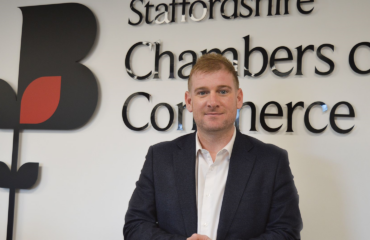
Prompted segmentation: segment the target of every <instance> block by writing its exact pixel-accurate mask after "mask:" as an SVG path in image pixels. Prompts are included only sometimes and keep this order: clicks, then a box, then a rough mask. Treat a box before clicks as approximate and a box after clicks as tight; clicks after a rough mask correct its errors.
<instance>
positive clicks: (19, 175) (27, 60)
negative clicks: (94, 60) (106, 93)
mask: <svg viewBox="0 0 370 240" xmlns="http://www.w3.org/2000/svg"><path fill="white" fill-rule="evenodd" d="M20 9H21V11H22V14H23V27H22V42H21V55H20V64H19V79H18V96H17V95H16V94H15V92H14V90H13V89H12V88H11V87H10V85H9V84H8V83H7V82H5V81H4V80H0V128H5V129H14V140H13V155H12V165H11V168H10V169H9V167H8V166H7V165H6V164H5V163H3V162H0V187H1V188H9V189H10V192H9V212H8V229H7V240H12V239H13V224H14V207H15V206H14V199H15V190H16V189H27V188H31V187H32V186H33V185H34V184H35V182H36V180H37V177H38V168H39V164H38V163H26V164H24V165H22V166H21V167H20V168H19V169H17V165H18V147H19V132H20V130H22V129H53V130H68V129H75V128H78V127H81V126H83V125H84V124H85V123H86V122H87V121H88V120H89V119H90V118H91V116H92V114H93V113H94V111H95V108H96V104H97V100H98V86H97V82H96V79H95V77H94V75H93V73H92V72H91V71H90V70H89V69H88V68H86V67H85V66H83V65H81V64H79V63H78V61H80V60H81V59H83V58H84V57H85V56H86V55H87V54H88V53H89V51H90V49H91V48H92V46H93V44H94V41H95V37H96V29H97V24H96V19H95V17H94V15H93V13H92V12H91V11H90V10H89V9H88V8H87V7H85V6H83V5H81V4H74V3H73V4H72V3H69V4H56V5H44V6H31V7H21V8H20Z"/></svg>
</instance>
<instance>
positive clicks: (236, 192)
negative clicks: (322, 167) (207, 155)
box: [123, 131, 303, 240]
mask: <svg viewBox="0 0 370 240" xmlns="http://www.w3.org/2000/svg"><path fill="white" fill-rule="evenodd" d="M195 158H196V156H195V133H192V134H188V135H185V136H182V137H179V138H177V139H175V140H173V141H170V142H162V143H159V144H156V145H154V146H151V147H150V148H149V151H148V154H147V156H146V161H145V163H144V166H143V169H142V171H141V175H140V178H139V180H138V181H137V183H136V189H135V191H134V193H133V194H132V197H131V200H130V202H129V207H128V210H127V213H126V217H125V226H124V229H123V233H124V237H125V239H126V240H170V239H171V240H185V239H186V238H188V237H190V236H191V235H192V234H193V233H197V204H196V182H195V163H196V159H195ZM302 226H303V225H302V219H301V214H300V211H299V207H298V193H297V189H296V187H295V185H294V181H293V175H292V173H291V170H290V168H289V161H288V156H287V152H286V151H285V150H283V149H280V148H278V147H276V146H274V145H271V144H265V143H263V142H261V141H259V140H257V139H255V138H252V137H249V136H246V135H243V134H241V133H240V132H239V131H237V134H236V138H235V142H234V146H233V151H232V155H231V158H230V165H229V173H228V177H227V181H226V187H225V193H224V197H223V202H222V207H221V213H220V220H219V225H218V229H217V240H238V239H240V240H283V239H284V240H293V239H294V240H297V239H300V231H301V229H302ZM212 240H215V239H212Z"/></svg>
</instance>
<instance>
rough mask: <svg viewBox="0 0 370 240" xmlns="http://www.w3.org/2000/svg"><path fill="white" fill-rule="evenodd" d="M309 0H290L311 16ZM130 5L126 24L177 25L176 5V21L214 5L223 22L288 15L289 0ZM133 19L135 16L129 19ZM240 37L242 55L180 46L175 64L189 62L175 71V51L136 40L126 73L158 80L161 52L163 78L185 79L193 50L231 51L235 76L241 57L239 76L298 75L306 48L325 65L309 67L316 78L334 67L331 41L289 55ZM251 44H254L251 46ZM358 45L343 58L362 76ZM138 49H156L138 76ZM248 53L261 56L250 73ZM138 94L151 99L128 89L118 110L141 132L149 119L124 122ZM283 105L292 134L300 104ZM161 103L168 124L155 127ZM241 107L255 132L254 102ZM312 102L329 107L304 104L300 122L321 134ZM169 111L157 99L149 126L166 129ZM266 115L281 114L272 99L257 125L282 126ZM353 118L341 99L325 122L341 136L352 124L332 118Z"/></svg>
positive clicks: (194, 57)
mask: <svg viewBox="0 0 370 240" xmlns="http://www.w3.org/2000/svg"><path fill="white" fill-rule="evenodd" d="M314 2H315V1H314V0H296V1H295V3H296V5H295V6H296V8H297V10H298V12H299V13H300V14H304V15H308V14H311V13H312V12H313V11H314V6H313V4H314ZM252 5H253V6H252ZM227 7H228V8H229V9H233V13H232V14H231V15H227V14H226V13H225V12H226V10H225V9H226V8H227ZM130 8H131V10H132V15H134V17H133V16H132V15H130V17H129V20H128V24H129V25H132V26H137V25H140V24H142V23H144V22H145V23H146V24H153V23H155V24H163V23H168V24H175V23H178V22H179V21H180V19H178V17H177V16H176V10H177V9H178V8H181V11H182V15H181V22H186V21H187V19H188V18H190V19H191V20H192V21H197V22H198V21H202V20H206V16H207V14H208V19H214V11H215V9H219V11H220V15H221V16H222V18H224V19H227V20H232V19H235V18H238V17H241V18H249V17H261V16H262V15H266V16H269V17H277V16H279V15H281V14H284V15H289V14H290V5H289V0H284V1H282V0H268V5H267V9H262V5H261V0H256V1H254V3H253V1H251V0H240V1H239V0H209V1H208V2H206V1H202V0H197V1H187V0H182V1H176V0H172V1H168V3H160V4H157V5H154V4H151V2H150V1H144V0H132V1H131V3H130ZM196 8H202V9H203V11H200V12H202V15H201V16H198V17H196V16H195V15H194V11H195V9H196ZM154 10H155V14H156V16H155V17H152V14H153V12H154ZM198 12H199V9H198ZM135 15H136V16H135ZM133 19H136V20H133ZM144 19H145V21H144ZM243 41H244V50H243V53H244V54H243V56H240V55H239V54H238V52H240V51H238V50H237V49H235V48H233V47H230V48H226V49H224V50H222V49H218V48H213V49H210V50H208V49H204V50H201V51H195V50H185V51H183V52H181V53H180V54H179V57H178V61H179V62H181V61H183V60H184V56H190V57H191V60H190V61H189V62H186V63H184V64H183V65H182V66H180V67H179V68H178V69H177V71H176V70H175V69H174V66H177V65H180V64H175V61H177V59H176V57H175V56H176V54H174V53H173V52H171V51H169V50H164V49H165V48H164V43H163V42H161V41H156V42H150V41H141V42H137V43H135V44H133V45H132V46H131V47H130V48H129V50H128V52H127V54H126V58H125V67H126V72H127V73H128V75H129V76H130V77H131V78H133V79H136V80H140V81H144V80H147V79H150V78H153V79H159V78H161V76H162V73H161V72H160V62H161V59H162V58H163V57H164V56H167V57H168V58H169V73H168V77H169V78H170V79H175V78H176V77H178V78H180V79H187V78H188V77H189V76H188V75H185V74H184V71H185V70H189V68H191V67H192V66H194V64H195V63H196V61H197V58H198V54H197V52H198V53H200V55H204V54H207V53H212V52H214V53H219V54H222V55H224V54H226V53H228V54H230V55H231V56H232V58H231V59H230V61H231V62H232V64H233V66H234V68H235V71H236V72H237V74H238V75H239V76H240V74H239V71H240V69H241V68H240V66H239V63H240V59H241V58H242V59H243V60H244V66H243V67H242V71H243V75H242V76H243V77H247V78H258V77H259V76H261V75H263V74H264V73H265V72H266V71H267V69H268V66H269V70H270V71H271V72H272V73H273V74H274V75H276V76H277V77H281V78H287V77H289V76H292V75H295V76H303V75H304V71H303V69H302V66H303V59H304V55H305V54H306V53H308V52H316V58H317V60H318V61H321V62H323V63H325V64H326V65H327V67H326V68H325V67H324V68H323V69H319V68H317V67H315V69H313V71H314V72H315V74H316V75H318V76H328V75H330V74H332V73H333V72H334V71H335V63H334V60H333V57H334V56H335V46H334V45H333V44H330V43H323V44H321V45H319V46H315V45H312V44H310V45H307V46H303V45H300V46H297V47H295V48H294V49H295V50H296V51H295V52H296V57H295V58H293V52H292V49H293V48H289V47H287V46H279V47H276V48H275V49H274V50H273V51H272V53H271V54H269V53H268V51H267V50H266V48H264V47H261V46H252V43H251V42H252V37H251V36H250V35H246V36H245V37H243ZM253 45H255V44H253ZM361 47H369V48H370V42H361V43H358V44H356V45H355V46H354V47H353V48H352V49H351V51H350V52H349V53H348V62H349V66H350V67H351V69H352V70H353V71H354V72H356V73H358V74H360V75H364V74H369V73H370V69H368V70H362V69H360V68H358V67H357V64H356V62H355V54H356V51H360V49H361ZM139 48H141V49H140V51H155V56H154V58H153V65H152V70H151V71H148V72H147V73H146V74H144V75H142V76H138V75H137V74H135V73H134V72H133V70H132V69H133V68H137V66H135V67H133V66H132V65H131V58H132V56H133V54H134V53H136V52H137V51H134V50H139ZM324 50H329V51H327V53H326V54H325V55H324V54H323V52H324ZM252 53H257V54H260V55H261V56H262V64H261V66H260V68H259V70H258V71H256V72H251V70H250V67H249V66H250V64H249V63H250V56H251V54H252ZM278 53H279V56H280V55H281V54H284V55H285V57H277V56H278ZM294 59H296V60H295V62H293V61H294ZM281 62H285V63H291V64H292V66H291V68H290V70H288V71H285V72H283V71H281V70H279V65H278V64H279V63H281ZM145 68H146V69H148V68H149V69H150V68H151V66H145ZM162 78H163V77H162ZM139 95H143V96H145V97H146V98H147V99H148V100H149V98H150V94H149V93H144V92H137V93H133V94H132V95H131V96H129V97H128V98H127V100H126V101H125V103H124V106H123V109H122V118H123V121H124V123H125V125H126V126H127V127H128V128H129V129H131V130H133V131H142V130H144V129H146V128H148V127H149V122H148V123H147V124H146V125H144V126H140V127H135V124H133V123H130V122H129V121H128V115H129V112H128V105H129V103H130V101H131V99H132V98H134V97H135V96H139ZM270 105H272V106H275V108H276V109H277V113H266V109H267V107H268V106H270ZM286 105H287V107H288V112H287V117H288V118H287V130H286V132H293V127H292V122H293V119H292V115H293V112H294V110H296V109H298V108H304V102H303V101H300V102H298V103H296V104H295V105H294V106H293V103H292V102H290V103H288V104H286ZM161 106H164V107H166V108H167V109H168V111H169V114H170V119H169V123H168V125H167V126H166V127H165V128H160V127H158V125H157V123H156V121H155V117H153V115H154V116H155V112H156V110H157V109H158V108H159V107H161ZM177 106H178V108H177V111H178V119H177V122H178V124H177V129H178V130H183V124H182V116H183V110H184V104H183V103H179V104H177ZM245 106H249V107H250V109H251V128H250V131H257V129H256V107H255V105H254V103H253V102H245V103H244V105H243V107H245ZM316 106H319V107H321V108H322V110H323V112H326V111H327V110H328V106H327V105H326V104H325V103H324V102H321V101H316V102H313V103H311V104H310V105H309V106H308V107H307V109H306V111H305V116H304V120H303V121H304V124H305V126H306V129H307V130H308V131H310V132H312V133H316V134H317V133H322V132H323V131H325V129H326V128H327V126H324V127H322V128H320V129H316V128H314V127H313V126H312V125H311V123H310V117H309V116H310V111H311V109H312V108H313V107H316ZM339 106H343V107H346V108H347V109H348V112H347V113H346V114H338V113H336V110H337V108H338V107H339ZM240 110H241V109H240ZM240 110H239V111H238V116H237V119H236V122H235V125H236V126H237V128H239V112H240ZM173 112H174V110H173V109H172V107H171V105H169V104H168V103H159V104H157V105H156V106H155V107H154V108H153V112H152V114H151V120H150V122H151V125H152V126H153V127H154V128H155V129H156V130H157V131H165V130H167V129H169V128H170V126H171V125H172V124H173V122H174V117H173ZM268 117H274V118H279V117H283V111H282V108H281V106H280V104H279V103H277V102H276V101H271V102H268V103H266V104H265V105H264V106H263V108H262V110H261V113H260V124H261V127H262V128H263V129H264V130H265V131H267V132H277V131H279V130H280V129H281V127H282V125H281V126H279V127H277V128H272V127H270V126H268V125H267V123H266V121H265V118H268ZM354 117H355V110H354V107H353V106H352V105H351V104H350V103H348V102H347V101H344V100H341V101H338V102H337V103H336V104H335V105H334V106H333V108H332V109H331V111H330V116H329V121H328V122H330V125H331V127H332V129H333V130H334V131H335V132H337V133H340V134H346V133H349V132H351V131H352V129H353V128H354V126H352V127H350V128H348V129H341V128H339V127H338V125H337V124H336V119H337V118H354ZM195 128H196V126H195V125H194V126H193V129H195Z"/></svg>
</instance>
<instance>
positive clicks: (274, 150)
mask: <svg viewBox="0 0 370 240" xmlns="http://www.w3.org/2000/svg"><path fill="white" fill-rule="evenodd" d="M241 135H242V136H243V138H244V139H245V141H249V142H250V144H251V145H252V149H251V152H252V153H261V152H262V153H265V154H273V155H276V154H278V155H280V154H282V153H286V150H285V149H282V148H280V147H278V146H276V145H274V144H271V143H265V142H263V141H261V140H259V139H257V138H254V137H251V136H249V135H245V134H241Z"/></svg>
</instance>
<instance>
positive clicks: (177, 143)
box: [151, 133, 195, 151]
mask: <svg viewBox="0 0 370 240" xmlns="http://www.w3.org/2000/svg"><path fill="white" fill-rule="evenodd" d="M193 141H194V143H195V133H188V134H185V135H183V136H180V137H178V138H175V139H173V140H171V141H164V142H159V143H156V144H154V145H152V146H151V147H152V148H154V149H164V150H167V151H168V150H170V149H173V148H175V147H181V146H182V145H183V144H185V143H188V142H193Z"/></svg>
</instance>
